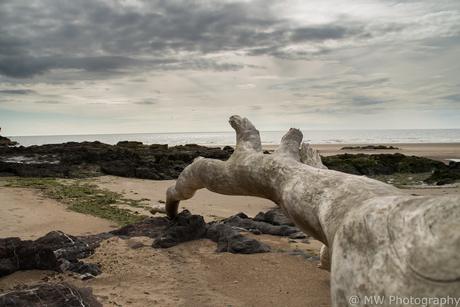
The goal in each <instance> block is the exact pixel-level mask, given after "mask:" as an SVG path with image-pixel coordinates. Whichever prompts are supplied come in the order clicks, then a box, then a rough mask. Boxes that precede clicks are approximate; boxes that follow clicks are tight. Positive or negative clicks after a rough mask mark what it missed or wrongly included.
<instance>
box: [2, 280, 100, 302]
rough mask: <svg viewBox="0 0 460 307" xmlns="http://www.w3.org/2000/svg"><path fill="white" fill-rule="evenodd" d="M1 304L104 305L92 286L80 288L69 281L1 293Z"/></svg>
mask: <svg viewBox="0 0 460 307" xmlns="http://www.w3.org/2000/svg"><path fill="white" fill-rule="evenodd" d="M0 305H1V306H17V307H26V306H27V307H33V306H37V307H38V306H48V307H61V306H68V307H81V306H91V307H102V304H101V303H99V302H98V300H97V298H96V296H94V294H93V290H92V288H89V287H88V288H78V287H75V286H74V285H71V284H69V283H65V282H63V283H58V284H43V285H35V286H27V287H25V288H23V289H21V290H15V291H11V292H9V293H7V294H4V295H0Z"/></svg>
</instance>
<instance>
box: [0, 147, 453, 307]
mask: <svg viewBox="0 0 460 307" xmlns="http://www.w3.org/2000/svg"><path fill="white" fill-rule="evenodd" d="M377 145H385V144H377ZM391 145H393V146H396V147H400V148H402V150H398V151H393V150H391V151H389V150H385V151H382V152H384V153H393V152H401V153H403V154H406V155H417V156H424V157H429V158H432V159H437V160H440V161H444V162H446V161H447V160H446V159H460V144H396V145H395V144H391ZM343 146H344V145H312V147H313V148H315V149H317V150H319V152H320V154H322V155H331V154H336V153H344V152H349V153H357V152H359V151H356V150H347V151H344V150H340V148H341V147H343ZM353 146H355V145H353ZM265 149H271V148H270V147H265ZM363 152H364V153H380V151H363ZM94 181H95V183H96V184H98V185H99V186H100V187H101V188H107V189H110V190H113V191H117V192H120V193H123V194H124V195H125V197H126V198H132V199H141V198H148V199H149V201H146V203H149V205H151V204H154V203H157V202H158V201H159V200H162V201H164V200H165V191H166V188H167V187H169V186H170V185H172V184H174V181H152V180H142V179H133V178H120V177H114V176H103V177H100V178H97V179H95V180H94ZM2 185H3V184H2V181H1V180H0V216H1V225H0V237H1V238H5V237H10V236H15V237H20V238H21V239H23V240H26V239H32V240H33V239H36V238H38V237H40V236H43V235H44V234H46V233H48V232H49V231H53V230H61V231H63V232H65V233H68V234H71V235H86V234H96V233H100V232H107V231H110V230H113V229H114V227H115V225H113V223H112V222H110V221H107V220H103V219H99V218H95V217H91V216H87V215H83V214H79V213H74V212H69V211H66V210H65V209H66V208H65V206H64V205H63V204H61V203H58V202H56V201H54V200H50V199H46V198H44V197H43V196H42V195H41V194H40V193H39V192H36V191H33V190H28V189H18V188H6V187H1V186H2ZM405 191H406V192H407V193H408V194H446V193H456V194H457V193H459V191H460V189H459V188H458V186H450V187H438V188H432V189H423V190H416V191H414V190H405ZM181 206H182V207H184V208H186V209H188V210H190V211H191V212H192V213H193V214H200V215H203V216H204V218H205V220H206V221H211V220H213V219H214V218H215V217H228V216H230V215H234V214H236V213H238V212H244V213H246V214H247V215H249V216H251V217H253V216H255V215H256V214H257V213H258V212H260V211H267V210H268V209H269V208H271V207H273V203H271V202H270V201H267V200H263V199H258V198H253V197H240V196H223V195H218V194H214V193H211V192H209V191H207V190H200V191H198V192H197V194H196V195H195V197H194V198H192V199H191V200H188V201H184V202H182V203H181ZM248 236H249V235H248ZM251 236H252V237H255V236H254V235H251ZM257 239H259V240H261V241H263V242H266V243H267V244H269V245H270V246H271V247H272V249H273V250H276V249H278V248H282V249H285V250H292V249H294V248H299V249H303V250H309V251H313V252H316V253H317V252H318V251H319V248H320V247H321V244H320V243H319V242H318V241H315V240H312V241H311V243H310V244H304V243H298V242H296V243H290V242H289V240H288V239H286V238H279V237H274V236H268V235H262V236H257ZM138 242H141V243H143V244H145V245H146V246H145V247H141V248H137V249H132V248H131V247H132V246H133V245H134V244H135V243H138ZM151 243H152V239H149V238H145V237H139V238H132V239H129V240H122V239H119V238H112V239H109V240H107V241H105V242H103V243H102V246H101V247H100V248H99V249H97V251H96V253H95V254H94V255H93V256H91V257H90V258H87V259H85V260H84V261H85V262H91V263H96V264H99V265H100V266H101V267H102V270H103V272H104V273H103V274H102V275H99V276H97V277H95V278H93V279H91V280H87V281H81V280H80V279H79V276H78V274H74V273H70V272H66V273H60V274H58V273H55V272H50V271H24V272H16V273H14V274H12V275H9V276H5V277H3V278H0V294H1V293H3V292H7V291H10V290H12V289H15V288H19V287H21V286H24V285H32V284H39V283H45V282H58V281H59V282H60V281H67V282H70V283H72V284H74V285H76V286H79V287H83V286H86V287H92V288H93V292H94V293H95V294H96V295H98V296H99V300H100V301H101V302H102V303H103V304H104V306H330V304H331V301H330V287H329V278H330V274H329V272H326V271H323V270H320V269H318V268H317V267H316V265H317V264H316V263H314V262H311V261H309V260H303V259H301V258H299V257H297V256H289V255H286V254H278V253H269V254H256V255H233V254H229V253H222V254H214V253H213V252H214V250H215V248H216V244H215V243H214V242H212V241H210V240H207V239H201V240H197V241H193V242H187V243H183V244H180V245H179V246H176V247H172V248H169V249H153V248H151V247H149V246H150V245H151Z"/></svg>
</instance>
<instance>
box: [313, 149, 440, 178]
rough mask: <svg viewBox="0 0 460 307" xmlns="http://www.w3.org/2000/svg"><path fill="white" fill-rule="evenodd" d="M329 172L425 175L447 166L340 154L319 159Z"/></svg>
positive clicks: (402, 158)
mask: <svg viewBox="0 0 460 307" xmlns="http://www.w3.org/2000/svg"><path fill="white" fill-rule="evenodd" d="M321 160H322V162H323V164H324V165H325V166H327V168H329V169H330V170H336V171H341V172H345V173H349V174H355V175H391V174H394V173H425V172H431V171H433V170H444V169H446V168H447V166H446V165H445V164H444V163H442V162H440V161H436V160H431V159H428V158H423V157H416V156H405V155H403V154H400V153H395V154H377V155H365V154H356V155H352V154H342V155H335V156H328V157H321Z"/></svg>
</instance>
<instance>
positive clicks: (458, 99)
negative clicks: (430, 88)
mask: <svg viewBox="0 0 460 307" xmlns="http://www.w3.org/2000/svg"><path fill="white" fill-rule="evenodd" d="M440 98H441V99H444V100H449V101H453V102H460V94H452V95H446V96H442V97H440Z"/></svg>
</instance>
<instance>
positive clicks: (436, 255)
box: [151, 116, 460, 306]
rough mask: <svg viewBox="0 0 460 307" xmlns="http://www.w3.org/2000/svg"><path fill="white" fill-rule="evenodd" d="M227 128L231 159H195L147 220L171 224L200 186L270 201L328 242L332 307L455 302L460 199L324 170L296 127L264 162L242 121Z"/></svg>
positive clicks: (459, 278) (459, 284)
mask: <svg viewBox="0 0 460 307" xmlns="http://www.w3.org/2000/svg"><path fill="white" fill-rule="evenodd" d="M229 122H230V124H231V126H232V127H233V128H234V129H235V131H236V138H237V143H236V149H235V152H234V153H233V155H232V156H231V158H230V159H229V160H228V161H225V162H223V161H220V160H213V159H204V158H197V159H196V160H195V161H194V162H193V163H192V164H191V165H189V166H188V167H187V168H185V169H184V171H183V172H182V174H181V175H180V177H179V178H178V180H177V182H176V184H175V185H174V186H172V187H170V188H169V189H168V190H167V193H166V194H167V198H166V205H165V206H163V207H162V206H154V207H153V208H152V209H151V212H152V213H155V212H165V213H166V214H167V215H168V216H169V217H170V218H174V217H175V216H176V215H177V210H178V206H179V202H180V201H181V200H186V199H189V198H191V197H193V195H194V194H195V191H196V190H198V189H202V188H207V189H208V190H210V191H213V192H216V193H220V194H226V195H248V196H257V197H263V198H267V199H270V200H272V201H273V202H274V203H275V204H277V205H278V206H280V207H281V208H282V210H283V212H284V214H285V215H286V216H287V217H288V218H289V219H291V220H292V221H293V222H294V223H295V224H296V225H297V227H299V228H300V229H301V230H302V231H303V232H305V233H306V234H308V235H310V236H312V237H314V238H316V239H317V240H319V241H321V242H323V243H324V245H325V247H324V248H323V249H322V255H321V258H322V264H323V266H324V267H325V268H328V260H329V259H330V260H331V266H330V270H331V292H332V301H333V306H346V305H348V304H349V299H350V297H352V296H357V297H359V299H360V302H359V303H358V305H360V306H363V305H365V304H366V301H365V299H366V297H371V296H381V297H383V296H385V299H384V304H383V306H390V305H391V306H398V301H395V300H393V301H391V300H390V299H391V298H392V297H393V298H396V297H399V298H406V297H407V298H409V297H411V296H412V297H419V298H423V297H438V298H441V297H447V296H448V295H449V296H450V297H457V296H458V293H459V292H458V290H459V289H460V197H459V196H453V195H452V196H449V195H447V196H426V197H415V196H408V195H407V194H404V193H402V192H401V191H400V190H399V189H397V188H395V187H392V186H390V185H387V184H384V183H382V182H379V181H376V180H372V179H369V178H367V177H364V176H355V175H349V174H345V173H341V172H337V171H331V170H327V169H324V168H322V167H321V166H322V163H321V161H320V159H319V156H318V155H317V154H315V153H314V152H312V151H311V150H309V149H308V147H307V146H306V145H305V144H303V145H302V149H301V150H300V151H299V148H300V146H301V141H302V133H301V132H300V131H299V130H297V129H290V130H289V131H288V132H287V133H286V135H285V136H284V137H283V138H282V140H281V144H280V146H279V148H278V149H277V150H276V151H275V152H274V153H273V154H270V155H264V154H263V152H262V146H261V142H260V136H259V132H258V130H257V129H256V128H255V127H254V126H253V125H252V123H251V122H250V121H249V120H248V119H246V118H241V117H239V116H232V117H231V118H230V121H229ZM318 159H319V161H318ZM302 162H305V163H302ZM328 256H329V257H328ZM368 303H369V301H367V304H368ZM403 304H404V302H402V303H401V305H403ZM406 305H407V304H406Z"/></svg>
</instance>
